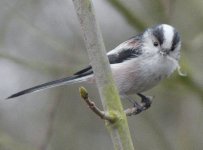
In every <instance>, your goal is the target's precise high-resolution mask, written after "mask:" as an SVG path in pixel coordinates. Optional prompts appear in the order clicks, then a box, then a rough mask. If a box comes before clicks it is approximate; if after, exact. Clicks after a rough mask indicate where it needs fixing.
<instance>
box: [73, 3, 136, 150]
mask: <svg viewBox="0 0 203 150" xmlns="http://www.w3.org/2000/svg"><path fill="white" fill-rule="evenodd" d="M73 3H74V7H75V10H76V12H77V15H78V18H79V22H80V25H81V28H82V32H83V38H84V41H85V45H86V48H87V52H88V55H89V59H90V63H91V65H92V67H93V71H94V75H95V79H96V83H97V87H98V90H99V94H100V97H101V100H102V104H103V107H104V110H105V111H106V112H107V113H108V114H109V115H112V116H115V117H116V118H117V120H116V122H115V123H113V124H112V123H109V122H107V121H106V126H107V128H108V129H109V132H110V135H111V138H112V141H113V144H114V147H115V149H116V150H134V148H133V144H132V140H131V136H130V132H129V127H128V123H127V118H126V116H125V113H124V111H123V107H122V104H121V101H120V98H119V95H118V91H117V89H116V87H115V84H114V80H113V77H112V73H111V69H110V65H109V61H108V58H107V56H106V51H105V47H104V42H103V39H102V35H101V32H100V29H99V26H98V24H97V21H96V17H95V11H94V8H93V5H92V2H91V0H73Z"/></svg>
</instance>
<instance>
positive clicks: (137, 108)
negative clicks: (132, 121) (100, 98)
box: [122, 95, 143, 116]
mask: <svg viewBox="0 0 203 150" xmlns="http://www.w3.org/2000/svg"><path fill="white" fill-rule="evenodd" d="M122 96H123V98H125V99H127V100H128V101H129V102H130V103H132V104H133V108H135V109H133V111H132V112H131V115H137V114H139V113H141V112H142V111H143V110H142V109H143V108H142V106H141V105H140V104H139V103H138V102H137V101H136V100H134V99H132V98H131V97H130V96H127V95H122ZM131 115H130V116H131Z"/></svg>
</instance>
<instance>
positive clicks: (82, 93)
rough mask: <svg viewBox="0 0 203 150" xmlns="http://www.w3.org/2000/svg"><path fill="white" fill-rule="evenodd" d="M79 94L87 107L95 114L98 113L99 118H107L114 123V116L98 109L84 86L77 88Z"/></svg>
mask: <svg viewBox="0 0 203 150" xmlns="http://www.w3.org/2000/svg"><path fill="white" fill-rule="evenodd" d="M79 92H80V96H81V98H82V99H83V100H84V101H85V102H86V104H87V105H88V107H89V108H90V109H91V110H92V111H93V112H94V113H95V114H96V115H98V116H99V117H100V118H101V119H104V120H107V121H109V122H111V123H114V122H115V121H116V117H115V116H110V115H107V114H106V113H105V112H104V111H102V110H100V109H99V108H98V107H97V106H96V104H95V103H94V102H93V101H92V100H91V99H90V98H89V96H88V92H87V90H86V89H85V88H84V87H80V88H79Z"/></svg>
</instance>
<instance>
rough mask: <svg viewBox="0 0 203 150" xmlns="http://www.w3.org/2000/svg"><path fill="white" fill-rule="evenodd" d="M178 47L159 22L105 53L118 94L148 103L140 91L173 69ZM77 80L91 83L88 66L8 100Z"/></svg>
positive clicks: (168, 28) (175, 35) (171, 32)
mask: <svg viewBox="0 0 203 150" xmlns="http://www.w3.org/2000/svg"><path fill="white" fill-rule="evenodd" d="M180 47H181V41H180V37H179V34H178V32H177V31H176V29H175V28H174V27H172V26H170V25H166V24H161V25H157V26H154V27H152V28H148V29H147V30H145V31H144V32H143V33H141V34H139V35H136V36H134V37H132V38H130V39H129V40H127V41H125V42H124V43H121V44H120V45H118V46H117V47H116V48H115V49H113V50H111V51H110V52H108V53H107V56H108V59H109V63H110V66H111V69H112V73H113V77H114V79H115V82H116V85H117V88H118V90H119V93H120V95H121V96H122V97H127V96H126V95H130V94H135V93H136V94H138V95H139V96H140V97H141V98H142V100H145V101H146V102H149V101H148V100H147V97H145V96H144V95H142V94H141V92H144V91H146V90H149V89H151V88H152V87H154V86H155V85H157V84H158V83H159V82H160V81H161V80H162V79H164V78H166V77H168V76H170V75H171V74H172V73H173V72H174V70H176V69H177V68H178V69H179V64H178V60H179V58H180ZM78 82H94V74H93V70H92V67H91V66H90V65H89V66H88V67H86V68H84V69H82V70H80V71H78V72H76V73H75V74H74V75H72V76H70V77H66V78H62V79H59V80H55V81H51V82H47V83H44V84H41V85H38V86H35V87H32V88H29V89H26V90H23V91H20V92H18V93H15V94H13V95H11V96H9V97H8V99H10V98H14V97H18V96H21V95H24V94H28V93H32V92H37V91H41V90H44V89H48V88H52V87H56V86H61V85H69V84H74V83H78ZM127 98H129V97H127ZM149 104H150V103H149Z"/></svg>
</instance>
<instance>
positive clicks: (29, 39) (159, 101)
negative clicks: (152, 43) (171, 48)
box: [0, 0, 203, 150]
mask: <svg viewBox="0 0 203 150" xmlns="http://www.w3.org/2000/svg"><path fill="white" fill-rule="evenodd" d="M93 3H94V6H95V9H96V15H97V19H98V21H99V23H100V27H101V30H102V34H103V38H104V42H105V45H106V49H107V50H111V49H113V48H114V47H115V46H117V45H118V44H119V43H121V42H123V41H125V40H127V39H128V38H130V37H132V36H133V35H135V34H138V33H139V32H142V31H143V30H144V29H145V28H146V27H149V26H152V25H156V24H159V23H168V24H171V25H173V26H174V27H176V28H177V30H178V31H179V32H180V34H181V38H182V45H183V46H182V57H181V61H180V64H181V66H182V72H185V73H187V77H180V76H179V75H178V73H177V72H175V73H174V74H173V75H172V76H171V77H170V78H169V79H168V80H165V81H163V82H162V83H161V84H160V85H158V86H157V87H155V88H153V89H152V90H150V91H148V92H146V94H147V95H151V96H155V98H154V100H153V104H152V107H151V108H150V109H149V110H147V111H146V112H143V113H142V114H140V115H138V116H132V117H128V120H129V126H130V131H131V135H132V138H133V143H134V145H135V148H136V149H139V150H148V149H151V150H202V148H203V78H202V73H203V45H202V43H203V42H202V41H203V1H202V0H193V1H190V0H94V1H93ZM88 63H89V60H88V56H87V54H86V50H85V46H84V42H83V39H82V35H81V30H80V26H79V22H78V20H77V17H76V14H75V11H74V7H73V4H72V1H71V0H1V1H0V68H1V69H0V76H1V82H0V83H1V86H0V99H2V100H1V101H0V150H14V149H15V150H28V149H29V150H82V149H84V150H95V149H97V150H110V149H113V145H112V143H111V139H110V137H109V134H108V131H107V130H106V128H105V126H104V122H103V121H102V120H101V119H99V118H98V117H97V116H96V115H95V114H93V113H92V112H91V111H90V110H89V109H88V108H87V106H86V105H85V104H84V102H83V101H82V100H81V99H80V96H79V94H78V87H79V86H81V85H83V86H85V87H86V88H87V89H88V91H89V94H90V97H91V98H92V99H94V100H95V102H96V103H98V105H99V106H100V107H101V102H100V100H99V96H98V91H97V89H96V88H95V86H93V85H88V84H77V85H73V86H69V87H67V86H63V87H58V88H54V89H50V90H46V91H43V92H38V93H33V94H29V95H25V96H22V97H19V98H16V99H12V100H3V99H4V98H6V97H7V96H9V95H10V94H13V93H15V92H18V91H19V90H23V89H25V88H29V87H31V86H34V85H37V84H40V83H44V82H47V81H50V80H54V79H58V78H61V77H65V76H68V75H71V74H72V73H74V72H76V71H78V70H79V69H81V68H83V67H86V66H87V65H88ZM135 98H137V97H136V96H135ZM122 102H123V105H124V107H128V106H129V105H130V104H129V102H128V101H122Z"/></svg>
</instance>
